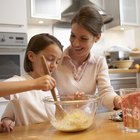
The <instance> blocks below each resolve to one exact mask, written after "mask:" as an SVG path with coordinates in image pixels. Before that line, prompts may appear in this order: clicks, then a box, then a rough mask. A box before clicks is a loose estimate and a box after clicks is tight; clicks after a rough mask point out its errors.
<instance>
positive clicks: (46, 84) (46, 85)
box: [34, 75, 56, 91]
mask: <svg viewBox="0 0 140 140" xmlns="http://www.w3.org/2000/svg"><path fill="white" fill-rule="evenodd" d="M34 86H35V87H36V89H37V90H44V91H48V90H51V89H52V88H54V87H55V86H56V82H55V79H54V78H53V77H51V76H49V75H45V76H42V77H39V78H37V79H34Z"/></svg>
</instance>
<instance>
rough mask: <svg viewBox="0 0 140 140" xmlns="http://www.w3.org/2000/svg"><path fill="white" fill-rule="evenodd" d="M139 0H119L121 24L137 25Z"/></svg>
mask: <svg viewBox="0 0 140 140" xmlns="http://www.w3.org/2000/svg"><path fill="white" fill-rule="evenodd" d="M139 4H140V3H139V0H120V18H121V24H122V25H139V23H140V22H139V19H140V16H139V12H140V10H139V8H140V6H139Z"/></svg>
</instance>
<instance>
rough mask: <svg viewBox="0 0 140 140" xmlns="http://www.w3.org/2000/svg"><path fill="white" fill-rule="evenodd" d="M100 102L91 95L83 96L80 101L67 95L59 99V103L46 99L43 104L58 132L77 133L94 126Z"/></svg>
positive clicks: (49, 98)
mask: <svg viewBox="0 0 140 140" xmlns="http://www.w3.org/2000/svg"><path fill="white" fill-rule="evenodd" d="M98 100H99V98H98V97H95V96H91V95H83V96H82V97H81V98H79V99H75V96H74V95H71V96H66V95H65V96H61V97H60V98H59V97H58V101H54V100H53V98H51V97H45V98H44V99H43V102H44V105H45V108H46V112H47V115H48V118H49V120H50V123H51V124H52V125H53V126H54V127H55V128H56V129H57V130H60V131H65V132H75V131H83V130H86V129H88V128H89V127H90V126H92V125H93V124H94V119H95V114H96V110H97V106H98ZM58 108H59V109H58ZM50 109H52V110H54V111H50Z"/></svg>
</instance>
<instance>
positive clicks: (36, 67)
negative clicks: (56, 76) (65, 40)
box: [28, 44, 62, 78]
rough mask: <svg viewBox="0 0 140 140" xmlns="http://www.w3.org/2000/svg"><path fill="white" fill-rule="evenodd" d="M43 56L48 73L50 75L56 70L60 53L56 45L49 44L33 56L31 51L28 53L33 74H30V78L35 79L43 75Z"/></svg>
mask: <svg viewBox="0 0 140 140" xmlns="http://www.w3.org/2000/svg"><path fill="white" fill-rule="evenodd" d="M42 55H44V57H45V58H46V63H47V65H48V68H49V70H50V72H51V73H52V72H53V71H54V70H55V69H56V68H57V65H58V63H59V61H60V59H61V56H62V51H61V49H60V48H59V47H58V46H57V45H56V44H51V45H49V46H48V47H46V48H45V49H44V50H42V51H40V52H39V53H38V54H35V53H34V52H32V51H29V52H28V57H29V59H30V61H31V62H32V67H33V72H31V75H32V77H34V78H37V77H40V76H43V75H44V71H43V67H42V62H41V56H42Z"/></svg>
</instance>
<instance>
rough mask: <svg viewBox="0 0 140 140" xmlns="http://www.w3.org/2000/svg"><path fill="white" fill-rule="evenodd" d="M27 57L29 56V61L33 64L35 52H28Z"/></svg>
mask: <svg viewBox="0 0 140 140" xmlns="http://www.w3.org/2000/svg"><path fill="white" fill-rule="evenodd" d="M27 56H28V59H29V60H30V61H31V62H34V58H35V54H34V52H32V51H28V53H27Z"/></svg>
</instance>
